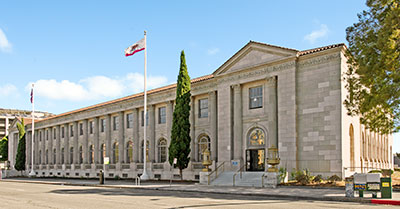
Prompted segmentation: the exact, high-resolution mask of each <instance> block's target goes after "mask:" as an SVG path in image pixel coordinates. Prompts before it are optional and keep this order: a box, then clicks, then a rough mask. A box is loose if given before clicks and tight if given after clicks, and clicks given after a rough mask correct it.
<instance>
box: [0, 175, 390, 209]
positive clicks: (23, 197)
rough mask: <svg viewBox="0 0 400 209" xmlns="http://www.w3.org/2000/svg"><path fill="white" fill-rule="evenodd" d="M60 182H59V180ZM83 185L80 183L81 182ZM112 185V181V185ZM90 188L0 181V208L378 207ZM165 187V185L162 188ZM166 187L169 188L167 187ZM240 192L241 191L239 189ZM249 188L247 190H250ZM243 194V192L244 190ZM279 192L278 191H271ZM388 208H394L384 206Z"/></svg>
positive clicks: (282, 199) (211, 194)
mask: <svg viewBox="0 0 400 209" xmlns="http://www.w3.org/2000/svg"><path fill="white" fill-rule="evenodd" d="M60 182H61V181H60ZM81 183H83V182H81ZM114 183H115V182H114ZM116 185H117V184H114V185H113V186H112V187H95V186H94V185H93V186H71V185H60V184H58V185H57V184H49V182H48V184H44V183H43V184H38V183H22V181H0V188H1V189H0V195H1V196H2V201H1V205H0V208H10V209H13V208H96V209H100V208H266V207H268V208H298V209H299V208H379V207H382V206H381V205H380V206H378V205H371V204H365V203H355V202H332V201H318V200H302V199H298V200H296V199H292V198H276V197H268V196H265V195H264V196H261V195H241V194H233V193H232V194H223V193H217V192H216V193H205V192H193V191H192V192H190V191H181V190H178V188H180V187H182V186H185V187H189V188H195V187H197V186H194V185H177V184H174V185H173V186H172V187H171V189H172V188H175V189H176V190H177V191H172V190H166V189H165V190H164V191H163V189H158V190H156V189H145V188H146V187H147V188H151V185H145V186H143V187H142V188H136V189H133V188H132V186H126V187H125V188H118V187H117V186H116ZM164 186H166V185H164ZM168 187H169V186H168ZM240 189H241V190H242V189H243V188H240ZM250 190H251V189H248V190H247V191H250ZM244 191H246V190H244ZM274 191H279V190H274ZM385 207H387V208H391V207H394V206H385Z"/></svg>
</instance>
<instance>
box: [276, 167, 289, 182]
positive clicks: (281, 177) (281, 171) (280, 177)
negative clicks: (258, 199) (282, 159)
mask: <svg viewBox="0 0 400 209" xmlns="http://www.w3.org/2000/svg"><path fill="white" fill-rule="evenodd" d="M286 175H287V169H286V168H283V167H281V168H279V173H278V181H279V182H284V181H285V178H286Z"/></svg>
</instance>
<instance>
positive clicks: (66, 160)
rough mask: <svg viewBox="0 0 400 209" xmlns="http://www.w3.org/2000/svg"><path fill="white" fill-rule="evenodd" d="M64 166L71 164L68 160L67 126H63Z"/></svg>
mask: <svg viewBox="0 0 400 209" xmlns="http://www.w3.org/2000/svg"><path fill="white" fill-rule="evenodd" d="M64 131H65V133H64V164H72V162H70V160H69V140H70V133H69V124H68V123H66V124H64Z"/></svg>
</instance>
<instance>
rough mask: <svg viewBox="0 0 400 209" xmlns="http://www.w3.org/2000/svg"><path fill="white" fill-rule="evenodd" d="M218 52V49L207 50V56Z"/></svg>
mask: <svg viewBox="0 0 400 209" xmlns="http://www.w3.org/2000/svg"><path fill="white" fill-rule="evenodd" d="M218 52H219V48H212V49H209V50H207V54H208V55H214V54H216V53H218Z"/></svg>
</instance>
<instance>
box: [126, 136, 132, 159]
mask: <svg viewBox="0 0 400 209" xmlns="http://www.w3.org/2000/svg"><path fill="white" fill-rule="evenodd" d="M125 153H126V163H131V162H133V142H132V141H128V142H127V143H126V152H125Z"/></svg>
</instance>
